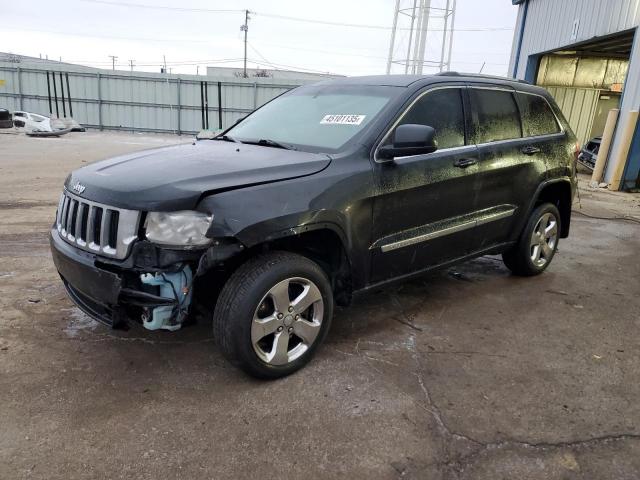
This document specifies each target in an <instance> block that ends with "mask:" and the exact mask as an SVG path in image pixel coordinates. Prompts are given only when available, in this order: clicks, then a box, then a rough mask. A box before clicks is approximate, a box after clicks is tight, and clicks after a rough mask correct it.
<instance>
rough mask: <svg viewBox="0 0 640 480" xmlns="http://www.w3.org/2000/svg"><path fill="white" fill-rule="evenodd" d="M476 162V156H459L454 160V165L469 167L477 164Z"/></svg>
mask: <svg viewBox="0 0 640 480" xmlns="http://www.w3.org/2000/svg"><path fill="white" fill-rule="evenodd" d="M476 163H478V160H476V159H475V158H459V159H458V160H456V161H455V162H453V166H454V167H458V168H467V167H468V166H470V165H475V164H476Z"/></svg>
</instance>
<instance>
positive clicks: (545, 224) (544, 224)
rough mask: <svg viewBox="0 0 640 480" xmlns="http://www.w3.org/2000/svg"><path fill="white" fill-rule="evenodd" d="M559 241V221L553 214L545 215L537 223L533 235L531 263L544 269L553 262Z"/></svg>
mask: <svg viewBox="0 0 640 480" xmlns="http://www.w3.org/2000/svg"><path fill="white" fill-rule="evenodd" d="M557 241H558V221H557V219H556V217H555V216H554V215H553V214H552V213H549V212H547V213H545V214H544V215H542V216H541V217H540V219H539V220H538V222H537V223H536V226H535V228H534V229H533V233H532V234H531V242H530V244H529V245H530V247H531V261H532V262H533V264H534V265H535V266H536V267H539V268H540V267H543V266H544V265H546V264H547V262H549V261H550V260H551V257H552V256H553V252H554V249H555V247H556V243H557Z"/></svg>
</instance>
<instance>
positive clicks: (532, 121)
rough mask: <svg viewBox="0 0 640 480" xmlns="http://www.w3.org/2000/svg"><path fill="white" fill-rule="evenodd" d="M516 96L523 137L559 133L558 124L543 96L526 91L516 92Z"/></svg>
mask: <svg viewBox="0 0 640 480" xmlns="http://www.w3.org/2000/svg"><path fill="white" fill-rule="evenodd" d="M517 96H518V104H519V106H520V112H521V113H522V130H523V133H524V136H525V137H535V136H538V135H549V134H552V133H560V131H561V130H560V125H558V121H557V120H556V117H555V115H554V114H553V111H552V110H551V107H550V106H549V103H548V102H547V101H546V100H545V99H544V98H543V97H541V96H539V95H529V94H526V93H517Z"/></svg>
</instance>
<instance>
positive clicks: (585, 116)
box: [546, 87, 600, 144]
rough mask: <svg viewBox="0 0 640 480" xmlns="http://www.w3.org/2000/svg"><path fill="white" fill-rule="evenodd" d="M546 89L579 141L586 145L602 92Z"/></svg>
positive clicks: (584, 89)
mask: <svg viewBox="0 0 640 480" xmlns="http://www.w3.org/2000/svg"><path fill="white" fill-rule="evenodd" d="M546 88H547V90H549V93H550V94H551V95H552V96H553V98H554V99H555V101H556V103H557V104H558V106H559V107H560V110H562V114H563V115H564V116H565V118H566V119H567V121H568V122H569V125H570V126H571V130H573V133H575V134H576V137H578V141H579V142H580V143H581V144H584V143H586V142H587V140H589V135H590V134H591V125H592V124H593V116H594V113H595V111H596V107H597V105H598V97H599V95H600V90H594V89H587V88H571V87H546Z"/></svg>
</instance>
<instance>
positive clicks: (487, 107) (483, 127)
mask: <svg viewBox="0 0 640 480" xmlns="http://www.w3.org/2000/svg"><path fill="white" fill-rule="evenodd" d="M469 97H470V98H471V104H472V107H473V111H474V117H475V119H474V138H475V142H476V143H489V142H496V141H499V140H510V139H512V138H520V137H521V136H522V129H521V126H520V114H519V113H518V107H517V105H516V102H515V99H514V98H513V94H512V93H511V92H508V91H505V90H490V89H480V88H470V89H469Z"/></svg>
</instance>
